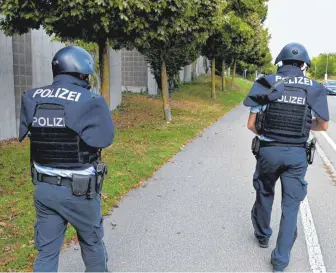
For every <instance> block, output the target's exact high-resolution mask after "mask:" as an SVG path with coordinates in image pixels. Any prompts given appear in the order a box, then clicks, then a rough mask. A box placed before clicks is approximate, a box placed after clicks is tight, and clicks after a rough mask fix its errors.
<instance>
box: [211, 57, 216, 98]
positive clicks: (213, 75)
mask: <svg viewBox="0 0 336 273" xmlns="http://www.w3.org/2000/svg"><path fill="white" fill-rule="evenodd" d="M211 98H213V99H216V59H215V58H213V59H212V61H211Z"/></svg>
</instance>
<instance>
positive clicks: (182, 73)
mask: <svg viewBox="0 0 336 273" xmlns="http://www.w3.org/2000/svg"><path fill="white" fill-rule="evenodd" d="M179 75H180V81H181V82H182V83H183V82H184V67H183V68H182V69H181V70H180V73H179Z"/></svg>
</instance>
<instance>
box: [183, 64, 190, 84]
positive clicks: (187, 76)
mask: <svg viewBox="0 0 336 273" xmlns="http://www.w3.org/2000/svg"><path fill="white" fill-rule="evenodd" d="M191 73H192V64H189V65H187V66H186V67H184V81H185V82H191Z"/></svg>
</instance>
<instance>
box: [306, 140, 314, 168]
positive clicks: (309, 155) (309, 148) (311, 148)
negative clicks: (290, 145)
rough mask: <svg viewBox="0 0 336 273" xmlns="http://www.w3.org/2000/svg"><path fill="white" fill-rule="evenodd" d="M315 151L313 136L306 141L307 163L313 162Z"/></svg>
mask: <svg viewBox="0 0 336 273" xmlns="http://www.w3.org/2000/svg"><path fill="white" fill-rule="evenodd" d="M315 151H316V138H315V137H314V138H313V139H312V140H311V141H309V142H307V145H306V153H307V162H308V164H309V165H311V164H313V162H314V156H315Z"/></svg>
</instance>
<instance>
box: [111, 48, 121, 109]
mask: <svg viewBox="0 0 336 273" xmlns="http://www.w3.org/2000/svg"><path fill="white" fill-rule="evenodd" d="M121 91H122V80H121V51H115V50H110V108H111V110H113V109H116V108H117V107H118V105H119V104H120V103H121Z"/></svg>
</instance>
